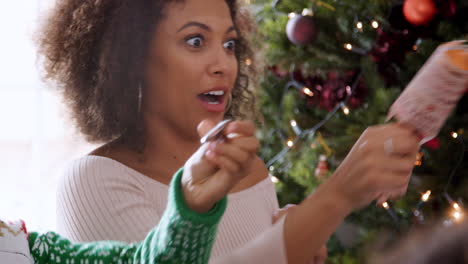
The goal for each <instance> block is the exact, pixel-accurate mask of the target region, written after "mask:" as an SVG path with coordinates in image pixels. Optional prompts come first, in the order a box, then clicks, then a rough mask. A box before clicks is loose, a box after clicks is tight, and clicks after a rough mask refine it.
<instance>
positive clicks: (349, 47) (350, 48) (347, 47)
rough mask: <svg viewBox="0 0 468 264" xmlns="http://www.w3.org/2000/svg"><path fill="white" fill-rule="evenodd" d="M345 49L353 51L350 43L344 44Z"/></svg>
mask: <svg viewBox="0 0 468 264" xmlns="http://www.w3.org/2000/svg"><path fill="white" fill-rule="evenodd" d="M344 48H345V49H347V50H352V49H353V45H351V44H349V43H345V44H344Z"/></svg>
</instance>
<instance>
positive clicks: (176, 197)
mask: <svg viewBox="0 0 468 264" xmlns="http://www.w3.org/2000/svg"><path fill="white" fill-rule="evenodd" d="M181 177H182V169H181V170H179V171H178V172H177V173H176V174H175V175H174V177H173V180H172V182H171V186H170V192H169V197H168V204H167V207H166V211H165V212H164V215H163V217H162V218H161V221H160V222H159V225H158V226H157V227H155V228H154V229H153V230H151V232H150V233H149V234H148V235H147V237H146V238H145V240H143V241H142V242H140V243H133V244H126V243H123V242H117V241H99V242H91V243H72V242H70V241H69V240H68V239H66V238H63V237H61V236H60V235H58V234H56V233H54V232H48V233H45V234H38V233H35V232H31V233H29V234H27V233H26V228H25V226H24V223H22V222H16V223H14V222H8V223H7V222H4V221H1V220H0V221H1V222H0V263H5V264H7V263H8V264H9V263H15V264H20V263H37V264H42V263H44V264H46V263H47V264H54V263H66V264H81V263H82V264H106V263H122V264H123V263H141V264H150V263H151V264H153V263H208V260H209V257H210V252H211V248H212V246H213V243H214V239H215V236H216V230H217V226H218V223H219V221H220V220H221V217H222V215H223V214H224V211H225V210H226V205H227V199H226V198H223V199H222V200H221V201H219V202H218V203H217V204H216V205H215V207H214V208H213V209H212V210H211V211H210V212H208V213H206V214H199V213H196V212H194V211H191V210H190V209H189V208H187V206H186V204H185V200H184V197H183V193H182V189H181V186H180V180H181ZM27 235H29V238H27ZM28 241H29V245H28ZM19 261H21V262H19Z"/></svg>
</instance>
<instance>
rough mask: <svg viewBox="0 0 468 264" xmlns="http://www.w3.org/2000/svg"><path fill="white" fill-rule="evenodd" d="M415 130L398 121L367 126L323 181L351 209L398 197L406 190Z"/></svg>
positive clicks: (416, 143)
mask: <svg viewBox="0 0 468 264" xmlns="http://www.w3.org/2000/svg"><path fill="white" fill-rule="evenodd" d="M419 142H420V139H419V138H418V136H417V134H416V133H415V132H414V131H413V130H412V129H411V128H409V127H406V126H403V125H400V124H387V125H381V126H374V127H370V128H368V129H367V130H366V131H364V133H363V134H362V135H361V137H360V138H359V140H358V141H357V142H356V144H355V145H354V146H353V148H352V149H351V151H350V152H349V154H348V156H347V157H346V158H345V160H344V161H343V162H342V163H341V165H340V166H339V167H338V169H337V170H336V171H335V173H334V174H333V175H332V177H330V179H329V181H328V183H327V185H328V187H331V190H335V191H336V193H337V195H338V197H341V198H342V200H341V201H340V202H342V203H344V204H345V205H348V206H349V208H351V209H357V208H360V207H363V206H365V205H367V204H369V203H370V202H372V201H373V200H375V199H382V195H388V197H387V196H385V197H383V200H385V199H386V198H389V199H392V198H398V197H399V196H402V195H404V194H405V193H406V189H407V186H408V182H409V179H410V175H411V171H412V170H413V167H414V162H415V160H416V154H417V152H418V150H419Z"/></svg>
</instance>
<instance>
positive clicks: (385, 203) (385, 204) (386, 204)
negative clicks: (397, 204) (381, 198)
mask: <svg viewBox="0 0 468 264" xmlns="http://www.w3.org/2000/svg"><path fill="white" fill-rule="evenodd" d="M382 207H383V208H385V209H387V210H388V209H389V208H390V206H389V205H388V203H387V202H383V203H382Z"/></svg>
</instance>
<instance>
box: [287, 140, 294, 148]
mask: <svg viewBox="0 0 468 264" xmlns="http://www.w3.org/2000/svg"><path fill="white" fill-rule="evenodd" d="M286 145H288V147H290V148H292V146H294V142H293V141H292V140H288V142H286Z"/></svg>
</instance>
